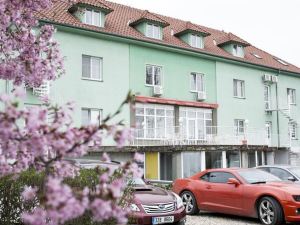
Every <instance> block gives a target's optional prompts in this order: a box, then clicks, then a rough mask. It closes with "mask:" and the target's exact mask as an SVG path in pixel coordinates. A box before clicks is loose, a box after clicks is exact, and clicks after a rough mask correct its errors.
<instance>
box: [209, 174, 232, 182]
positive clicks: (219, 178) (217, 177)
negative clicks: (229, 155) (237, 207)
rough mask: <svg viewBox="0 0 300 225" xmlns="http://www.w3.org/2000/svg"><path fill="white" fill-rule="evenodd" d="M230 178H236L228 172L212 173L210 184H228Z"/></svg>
mask: <svg viewBox="0 0 300 225" xmlns="http://www.w3.org/2000/svg"><path fill="white" fill-rule="evenodd" d="M229 178H235V176H234V175H233V174H231V173H226V172H212V173H210V176H209V182H211V183H222V184H226V183H227V182H228V179H229Z"/></svg>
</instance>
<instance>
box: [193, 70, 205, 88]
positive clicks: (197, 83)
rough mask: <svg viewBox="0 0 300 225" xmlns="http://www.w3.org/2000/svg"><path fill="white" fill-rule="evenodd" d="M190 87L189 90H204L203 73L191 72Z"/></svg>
mask: <svg viewBox="0 0 300 225" xmlns="http://www.w3.org/2000/svg"><path fill="white" fill-rule="evenodd" d="M190 89H191V92H204V91H205V85H204V74H201V73H191V75H190Z"/></svg>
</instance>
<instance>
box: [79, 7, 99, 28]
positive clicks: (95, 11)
mask: <svg viewBox="0 0 300 225" xmlns="http://www.w3.org/2000/svg"><path fill="white" fill-rule="evenodd" d="M87 11H89V12H91V23H88V22H87V13H86V12H87ZM95 14H99V25H98V24H96V23H94V17H95ZM83 22H84V23H85V24H88V25H93V26H97V27H102V12H101V11H100V10H95V9H90V8H86V9H85V13H84V20H83Z"/></svg>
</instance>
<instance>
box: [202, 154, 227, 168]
mask: <svg viewBox="0 0 300 225" xmlns="http://www.w3.org/2000/svg"><path fill="white" fill-rule="evenodd" d="M205 161H206V169H212V168H222V167H223V166H222V152H221V151H207V152H205Z"/></svg>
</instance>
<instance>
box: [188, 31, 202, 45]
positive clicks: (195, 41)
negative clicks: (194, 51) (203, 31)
mask: <svg viewBox="0 0 300 225" xmlns="http://www.w3.org/2000/svg"><path fill="white" fill-rule="evenodd" d="M190 45H191V46H192V47H194V48H203V37H201V36H199V35H196V34H191V37H190Z"/></svg>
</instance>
